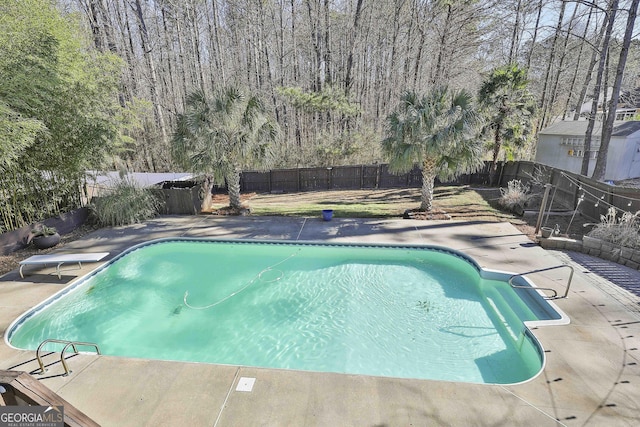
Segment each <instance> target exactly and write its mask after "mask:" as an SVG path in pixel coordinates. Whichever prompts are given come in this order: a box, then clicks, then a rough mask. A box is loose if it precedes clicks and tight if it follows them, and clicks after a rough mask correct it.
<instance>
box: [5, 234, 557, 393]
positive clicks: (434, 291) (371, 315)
mask: <svg viewBox="0 0 640 427" xmlns="http://www.w3.org/2000/svg"><path fill="white" fill-rule="evenodd" d="M509 277H510V275H508V274H507V273H500V272H492V271H486V270H483V269H481V268H479V267H478V265H477V264H476V263H475V262H474V261H473V260H472V259H470V258H468V257H466V256H465V255H463V254H461V253H458V252H455V251H452V250H448V249H444V248H438V247H430V246H429V247H426V246H387V245H351V244H319V243H311V242H284V241H268V242H255V241H241V240H198V239H165V240H159V241H154V242H149V243H146V244H143V245H140V246H136V247H134V248H132V249H130V250H128V251H127V252H125V253H123V254H122V255H121V256H119V257H117V258H116V259H114V260H112V261H111V262H109V263H108V264H106V265H105V266H103V267H102V268H100V269H99V270H97V271H96V272H95V273H93V274H91V275H90V276H88V277H86V278H84V279H82V280H80V281H78V282H77V283H75V284H73V285H71V286H70V287H68V288H67V289H65V290H63V291H62V292H60V293H58V294H56V295H54V296H53V297H52V298H50V299H49V300H47V301H45V302H44V303H42V304H41V305H39V306H38V307H36V308H34V309H33V310H30V311H29V312H27V313H26V314H25V315H23V316H22V317H21V318H19V319H18V320H16V321H15V322H14V323H13V324H12V326H11V327H10V330H9V333H8V334H7V341H8V342H9V344H10V345H13V346H15V347H17V348H22V349H35V348H36V347H37V346H38V345H39V344H40V343H41V342H42V341H43V340H45V339H48V338H55V339H63V340H71V341H84V342H94V343H96V344H98V345H99V346H100V349H101V351H102V353H103V354H108V355H115V356H125V357H134V358H147V359H161V360H178V361H190V362H204V363H219V364H231V365H246V366H260V367H268V368H283V369H298V370H311V371H321V372H340V373H348V374H364V375H378V376H390V377H402V378H419V379H438V380H450V381H464V382H476V383H499V384H510V383H517V382H521V381H526V380H528V379H531V378H533V377H534V376H536V375H537V374H538V373H539V372H540V370H541V369H542V367H543V365H544V356H543V354H544V353H543V351H542V349H541V347H540V345H539V343H538V342H537V340H536V339H535V338H534V337H533V335H532V334H531V333H530V332H529V330H528V328H527V327H526V326H525V323H524V322H542V323H545V322H564V321H565V319H564V317H563V315H562V314H561V313H560V312H558V311H557V310H556V309H555V308H554V307H553V306H552V305H551V304H549V303H548V301H546V300H544V299H543V298H542V297H541V296H540V295H539V294H538V293H537V292H536V291H535V290H527V289H514V288H512V287H511V286H509V285H508V283H507V280H508V278H509ZM57 350H58V351H59V349H57Z"/></svg>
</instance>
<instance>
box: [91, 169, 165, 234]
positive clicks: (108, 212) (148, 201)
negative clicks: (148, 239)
mask: <svg viewBox="0 0 640 427" xmlns="http://www.w3.org/2000/svg"><path fill="white" fill-rule="evenodd" d="M161 207H162V203H161V202H160V200H159V199H158V198H157V197H156V196H155V195H154V194H153V193H152V191H151V190H149V189H146V188H140V187H139V186H138V185H136V183H135V182H133V181H132V180H131V179H128V178H127V177H126V176H125V177H123V178H121V179H120V181H118V182H117V183H116V184H115V185H114V186H113V188H112V189H111V190H110V191H109V193H108V194H107V195H105V196H101V197H99V198H94V200H92V202H91V205H90V209H91V213H92V214H93V216H94V218H95V219H96V221H97V222H98V224H100V225H101V226H118V225H127V224H135V223H138V222H142V221H145V220H147V219H149V218H153V217H155V216H157V215H158V213H159V211H160V209H161Z"/></svg>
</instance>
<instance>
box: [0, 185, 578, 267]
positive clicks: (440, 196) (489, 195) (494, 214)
mask: <svg viewBox="0 0 640 427" xmlns="http://www.w3.org/2000/svg"><path fill="white" fill-rule="evenodd" d="M463 191H464V192H466V191H471V192H473V193H475V194H471V195H469V197H465V196H463V197H462V198H460V195H459V194H457V193H459V191H458V190H457V189H456V190H455V191H453V190H452V187H436V190H435V193H434V210H435V211H436V212H437V213H436V214H435V215H430V216H427V217H424V218H423V219H425V220H427V221H428V220H434V219H451V220H456V221H465V220H469V221H478V220H482V221H494V222H505V221H506V222H511V223H512V224H513V225H514V226H515V227H516V228H518V229H519V230H520V232H522V233H523V234H525V235H527V236H528V237H529V238H530V239H531V240H532V241H534V242H535V241H536V240H537V238H536V235H535V233H534V232H535V226H536V222H537V219H538V211H537V210H531V211H526V212H525V215H524V216H517V215H514V214H512V213H509V212H504V211H503V210H500V209H499V206H498V199H499V198H500V189H499V188H470V187H463ZM453 193H456V194H453ZM476 194H477V195H479V197H478V196H477V195H476ZM336 199H339V200H340V201H341V203H349V202H352V203H360V204H366V203H367V202H375V201H379V200H381V199H382V200H385V201H390V200H392V201H393V203H394V204H396V203H397V204H398V218H401V217H402V216H403V215H402V214H403V213H404V212H405V211H407V210H411V209H415V208H416V207H418V206H419V204H420V191H419V189H391V190H345V191H314V192H309V193H296V194H256V193H248V194H243V195H242V197H241V200H242V202H243V203H245V204H248V205H249V206H250V207H252V206H257V205H260V206H262V207H268V206H269V205H273V206H278V205H281V204H282V203H283V202H285V203H293V202H292V200H293V201H295V202H296V203H309V202H311V201H313V202H318V201H322V200H328V201H331V200H336ZM452 200H453V202H452ZM459 200H463V202H459ZM228 202H229V199H228V196H227V195H225V194H217V195H215V196H214V199H213V204H214V207H216V209H215V210H214V211H213V212H211V213H218V214H225V213H227V212H226V211H225V210H224V206H226V204H228ZM452 203H453V204H452ZM491 208H493V209H491ZM219 209H222V210H219ZM416 218H417V219H420V218H419V217H416ZM587 222H590V221H586V219H584V218H582V217H581V216H580V214H579V213H578V214H576V215H575V217H574V218H573V219H572V216H571V213H568V214H567V213H563V214H561V215H560V214H559V215H555V214H553V215H549V216H548V217H544V220H543V221H542V224H541V225H542V226H548V227H552V228H554V227H555V226H556V225H557V226H558V229H559V230H560V233H561V234H562V235H566V236H568V237H571V238H575V239H582V236H583V234H586V233H587V232H588V231H590V230H591V227H583V224H584V223H587ZM95 229H96V228H95V227H93V226H90V225H86V226H83V227H80V228H79V229H77V230H75V231H73V232H72V233H70V234H66V235H64V236H62V239H61V242H60V244H59V245H58V246H56V247H55V248H52V249H46V250H38V249H36V248H35V247H33V246H29V247H27V248H25V249H21V250H19V251H16V252H14V253H12V254H9V255H5V256H0V276H2V275H4V274H5V273H8V272H9V271H12V270H15V269H17V268H18V267H19V264H18V263H19V262H20V261H21V260H23V259H25V258H27V257H29V256H31V255H35V254H46V253H48V252H50V251H52V250H55V249H59V248H61V247H64V245H65V244H67V243H69V242H72V241H74V240H76V239H79V238H81V237H82V236H84V235H85V234H87V233H90V232H92V231H94V230H95Z"/></svg>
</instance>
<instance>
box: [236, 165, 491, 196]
mask: <svg viewBox="0 0 640 427" xmlns="http://www.w3.org/2000/svg"><path fill="white" fill-rule="evenodd" d="M488 180H489V167H488V164H487V165H485V167H484V168H483V169H482V170H481V171H480V172H478V173H475V174H470V175H464V176H462V177H460V178H459V179H457V180H455V181H453V182H451V183H452V184H486V183H487V182H488ZM421 186H422V173H421V171H420V169H419V168H417V167H416V168H414V169H412V170H411V171H410V172H408V173H404V174H393V173H391V172H389V165H387V164H379V165H358V166H334V167H325V168H298V169H274V170H270V171H266V172H256V171H245V172H242V176H241V180H240V188H241V190H242V191H243V192H258V193H259V192H268V193H296V192H301V191H314V190H316V191H317V190H353V189H367V188H370V189H381V188H415V187H421Z"/></svg>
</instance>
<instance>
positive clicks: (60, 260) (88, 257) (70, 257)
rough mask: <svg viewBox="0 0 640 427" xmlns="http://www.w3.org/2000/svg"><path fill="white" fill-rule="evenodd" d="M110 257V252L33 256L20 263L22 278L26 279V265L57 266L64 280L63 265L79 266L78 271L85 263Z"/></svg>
mask: <svg viewBox="0 0 640 427" xmlns="http://www.w3.org/2000/svg"><path fill="white" fill-rule="evenodd" d="M107 255H109V252H90V253H84V254H48V255H33V256H30V257H29V258H27V259H25V260H22V261H20V277H22V278H23V279H24V274H23V273H22V268H23V267H24V266H25V265H47V264H55V265H56V274H57V275H58V279H61V278H62V274H61V271H60V267H61V266H62V265H63V264H69V263H71V264H75V263H77V264H78V269H80V268H82V263H83V262H98V261H100V260H101V259H103V258H104V257H106V256H107Z"/></svg>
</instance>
